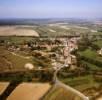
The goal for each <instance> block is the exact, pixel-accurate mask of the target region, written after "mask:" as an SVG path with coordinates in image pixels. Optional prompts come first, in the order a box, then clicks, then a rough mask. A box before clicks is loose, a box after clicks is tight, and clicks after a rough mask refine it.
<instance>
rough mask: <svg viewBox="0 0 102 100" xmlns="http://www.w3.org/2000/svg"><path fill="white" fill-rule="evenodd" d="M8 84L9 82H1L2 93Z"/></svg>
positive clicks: (0, 90)
mask: <svg viewBox="0 0 102 100" xmlns="http://www.w3.org/2000/svg"><path fill="white" fill-rule="evenodd" d="M8 85H9V82H0V95H1V94H2V93H3V92H4V91H5V89H6V88H7V86H8Z"/></svg>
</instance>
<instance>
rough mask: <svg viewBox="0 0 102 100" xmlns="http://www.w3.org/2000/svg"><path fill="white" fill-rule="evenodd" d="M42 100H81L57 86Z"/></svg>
mask: <svg viewBox="0 0 102 100" xmlns="http://www.w3.org/2000/svg"><path fill="white" fill-rule="evenodd" d="M43 100H82V98H80V97H79V96H77V95H75V94H74V93H72V92H71V91H68V90H67V89H65V88H63V87H61V86H59V85H58V86H56V87H55V88H54V89H53V90H52V91H50V92H49V93H48V94H47V95H46V96H45V98H44V99H43Z"/></svg>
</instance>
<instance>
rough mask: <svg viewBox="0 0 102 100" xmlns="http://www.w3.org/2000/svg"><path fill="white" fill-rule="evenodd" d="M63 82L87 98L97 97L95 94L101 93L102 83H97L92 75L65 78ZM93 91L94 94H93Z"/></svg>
mask: <svg viewBox="0 0 102 100" xmlns="http://www.w3.org/2000/svg"><path fill="white" fill-rule="evenodd" d="M61 81H62V82H63V83H65V84H67V85H70V86H71V87H73V88H75V89H77V90H78V91H80V92H82V93H83V94H85V95H86V96H88V97H90V98H91V96H95V93H97V92H99V91H100V89H101V88H100V87H101V85H102V83H101V82H97V81H95V79H94V77H93V76H92V75H86V76H80V77H74V78H63V79H61ZM92 91H93V92H92Z"/></svg>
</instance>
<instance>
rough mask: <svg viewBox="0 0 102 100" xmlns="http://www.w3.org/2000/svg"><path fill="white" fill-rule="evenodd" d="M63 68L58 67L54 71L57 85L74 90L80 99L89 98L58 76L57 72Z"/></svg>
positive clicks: (86, 99)
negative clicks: (60, 79)
mask: <svg viewBox="0 0 102 100" xmlns="http://www.w3.org/2000/svg"><path fill="white" fill-rule="evenodd" d="M59 70H61V68H59V69H57V70H56V71H55V72H54V82H55V85H56V86H57V85H58V86H61V87H63V88H65V89H66V90H68V91H69V92H72V93H73V94H75V95H76V96H77V97H80V100H89V98H88V97H86V96H85V95H84V94H82V93H81V92H79V91H77V90H75V89H74V88H72V87H70V86H68V85H65V84H64V83H62V82H61V81H59V80H58V78H57V73H58V71H59Z"/></svg>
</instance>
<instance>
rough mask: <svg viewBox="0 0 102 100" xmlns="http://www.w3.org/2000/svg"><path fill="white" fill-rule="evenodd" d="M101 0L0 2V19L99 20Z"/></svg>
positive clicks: (11, 0)
mask: <svg viewBox="0 0 102 100" xmlns="http://www.w3.org/2000/svg"><path fill="white" fill-rule="evenodd" d="M101 17H102V0H0V18H101Z"/></svg>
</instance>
